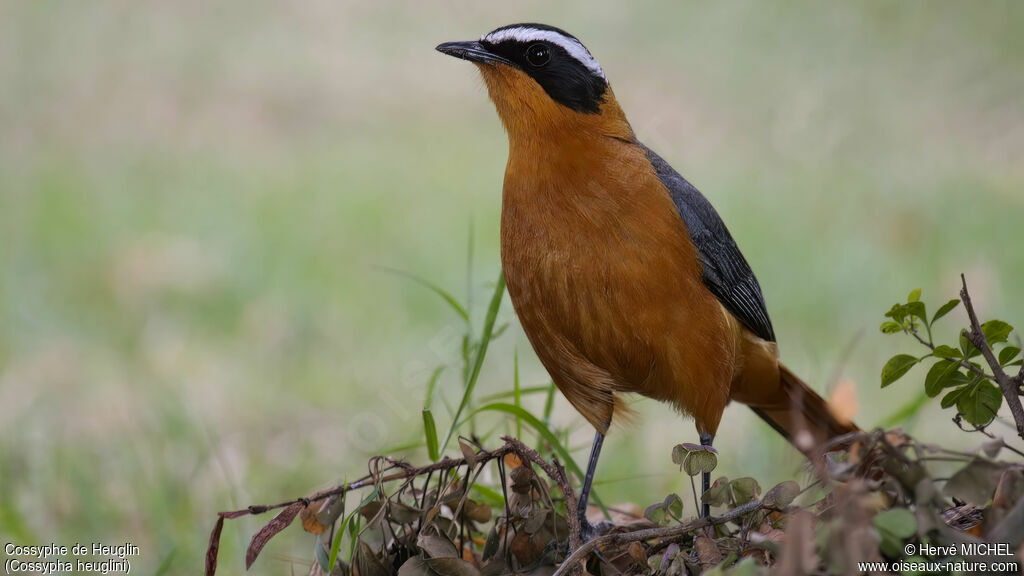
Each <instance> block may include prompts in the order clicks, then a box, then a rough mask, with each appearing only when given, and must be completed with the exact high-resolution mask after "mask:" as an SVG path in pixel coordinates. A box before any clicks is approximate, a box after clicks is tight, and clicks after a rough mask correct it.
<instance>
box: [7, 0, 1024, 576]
mask: <svg viewBox="0 0 1024 576" xmlns="http://www.w3.org/2000/svg"><path fill="white" fill-rule="evenodd" d="M517 21H540V22H545V23H550V24H554V25H558V26H561V27H564V28H566V29H568V30H569V31H570V32H573V33H574V34H576V35H578V36H579V37H580V38H582V39H583V41H584V42H585V43H586V44H587V46H588V47H589V48H590V49H591V51H592V52H593V53H594V55H595V56H596V57H597V58H598V60H599V61H600V62H601V64H602V65H603V67H604V69H605V71H606V72H607V74H608V76H609V78H610V79H611V81H612V84H613V86H614V88H615V92H616V95H617V97H618V98H619V100H620V102H621V103H622V105H623V107H624V109H625V110H626V112H627V114H628V115H629V117H630V119H631V121H632V123H633V126H634V128H635V130H636V132H637V134H638V135H639V137H640V138H641V139H642V140H644V141H645V142H646V143H647V144H648V145H650V146H651V147H653V148H654V149H656V150H657V151H658V152H659V153H660V154H661V155H662V156H664V157H665V158H666V159H668V160H669V161H670V162H671V163H672V164H673V165H674V166H675V167H676V168H677V169H678V170H679V171H680V172H681V173H683V174H684V175H685V176H687V178H688V179H690V180H691V181H692V182H694V183H695V184H696V185H697V186H698V187H699V188H700V189H701V190H702V191H704V193H705V194H706V195H707V196H708V197H709V198H710V199H711V200H712V202H713V203H714V204H715V205H716V207H717V208H718V210H719V212H720V213H721V214H722V216H723V218H724V219H725V221H726V222H727V223H728V224H729V226H730V228H731V229H732V231H733V234H734V236H736V238H737V240H738V241H739V243H740V245H741V246H742V247H743V249H744V252H745V253H746V256H747V258H748V260H750V262H751V264H752V266H753V268H754V270H755V271H756V272H757V274H758V277H759V278H760V281H761V285H762V286H763V288H764V292H765V294H766V298H767V301H768V305H769V310H770V311H771V314H772V317H773V320H774V323H775V326H776V330H777V332H778V336H779V342H780V346H781V349H782V355H783V358H784V359H785V360H786V362H787V363H788V364H789V365H790V366H792V367H793V368H794V369H795V370H796V371H797V372H798V373H800V374H802V375H804V376H805V377H806V378H808V379H809V380H810V381H812V382H814V383H815V385H816V386H817V387H818V388H819V389H821V390H827V389H828V388H829V387H830V386H831V385H832V384H833V383H834V382H836V381H837V380H839V379H849V380H851V381H852V382H854V383H855V384H856V387H857V391H858V396H859V402H860V405H861V410H860V414H859V416H858V420H859V422H860V423H861V424H862V425H864V426H872V425H876V424H878V423H881V422H884V421H885V419H886V418H887V417H888V416H889V415H891V414H892V413H893V412H895V411H896V410H897V409H898V408H899V407H900V406H901V405H903V404H904V403H906V402H908V401H910V400H912V399H913V398H914V397H915V396H916V395H917V394H918V393H919V390H921V385H920V381H921V380H922V379H923V374H919V373H917V372H912V373H911V376H912V377H913V378H910V377H908V378H907V379H904V380H902V381H900V382H899V383H897V384H896V385H893V386H892V387H891V388H888V389H886V390H885V391H880V390H879V389H878V388H879V387H878V374H879V371H880V368H881V366H882V364H883V363H884V361H885V359H886V358H888V356H890V355H892V354H893V353H895V352H897V351H902V350H911V349H913V348H912V347H911V346H910V344H909V343H908V342H905V341H904V340H902V339H899V338H896V337H886V336H883V335H881V334H880V333H878V325H879V323H880V322H881V320H882V317H881V316H882V313H883V312H885V311H886V310H888V308H889V306H890V305H891V304H893V303H894V302H896V301H897V300H901V299H902V298H904V297H905V296H906V293H907V292H908V291H909V290H910V289H911V288H915V287H921V288H923V289H924V299H925V300H926V301H928V302H930V303H933V309H934V305H935V304H938V303H941V302H944V301H945V300H946V299H949V298H952V297H954V296H955V295H956V291H957V289H958V281H959V279H958V274H959V273H960V272H966V273H967V274H968V279H969V280H970V282H971V284H972V289H973V293H974V298H975V300H976V302H977V303H978V307H979V309H980V312H981V313H982V314H983V315H985V314H992V315H998V316H999V317H1001V318H1005V319H1006V320H1008V321H1010V322H1012V323H1014V322H1015V323H1017V324H1020V323H1024V299H1022V298H1021V297H1020V296H1021V293H1020V287H1021V286H1022V283H1024V250H1021V248H1022V233H1021V231H1022V228H1021V227H1022V225H1024V162H1022V158H1024V107H1022V105H1021V104H1022V94H1024V35H1022V34H1020V31H1021V30H1022V29H1024V5H1022V4H1021V3H1018V2H1012V1H1005V2H985V3H967V2H913V1H907V2H887V1H872V2H848V3H842V4H838V3H820V2H811V1H805V2H788V1H787V2H781V3H767V2H753V1H748V2H685V3H678V2H663V3H652V2H630V3H625V2H594V1H587V2H583V1H574V2H560V3H554V2H533V1H527V2H514V3H504V4H501V5H498V4H494V3H482V2H469V1H455V2H443V3H442V2H431V3H426V2H408V3H402V2H373V3H369V2H366V3H355V2H328V1H316V2H307V3H281V2H266V1H247V2H241V1H237V0H226V1H222V2H217V3H207V2H196V1H189V2H175V3H170V2H162V3H161V2H114V1H110V2H77V1H71V0H68V1H64V2H59V1H52V2H50V1H48V2H29V1H14V2H4V3H3V4H2V5H0V540H3V541H7V540H11V541H14V542H16V543H19V544H41V543H44V542H49V541H55V542H57V543H62V544H72V543H74V542H75V541H82V542H92V541H101V542H104V543H110V544H113V543H117V542H122V541H130V542H131V543H133V544H136V545H138V546H140V547H141V550H142V557H141V558H139V559H137V563H136V564H135V565H134V568H133V570H138V571H141V572H139V573H143V574H145V573H152V572H153V571H154V570H155V569H156V567H157V566H158V565H160V564H161V562H163V561H164V560H165V559H167V558H168V557H169V556H172V555H173V556H172V557H171V560H170V565H169V566H170V571H169V573H183V574H184V573H196V572H197V571H198V570H200V567H201V565H202V552H203V550H204V549H205V546H206V540H207V537H208V534H209V530H210V528H211V527H212V525H213V520H214V518H215V516H214V515H215V512H216V511H218V510H224V509H230V508H237V507H242V506H245V505H248V504H251V503H268V502H276V501H280V500H282V499H287V498H292V497H295V496H297V495H301V494H305V493H308V492H310V491H312V490H314V489H317V488H320V487H323V486H327V485H330V484H332V483H334V482H337V481H339V480H341V479H342V478H343V477H346V476H347V477H349V478H354V477H356V476H358V475H361V474H362V473H363V472H364V471H365V461H366V458H367V456H368V455H372V454H375V453H378V452H379V451H382V450H388V449H389V448H390V447H394V446H400V445H403V444H408V443H409V442H414V441H416V440H417V439H419V440H422V433H421V431H420V415H419V411H420V407H421V404H422V401H423V393H424V388H425V382H426V381H427V378H428V376H429V374H430V372H431V371H432V370H433V368H434V367H435V366H437V365H440V364H448V365H450V366H451V369H449V370H447V371H446V375H445V376H444V378H443V379H442V383H441V386H442V388H441V392H442V394H444V395H445V397H446V398H447V399H448V402H449V403H454V402H456V401H457V398H458V391H459V386H460V385H459V381H458V378H457V376H456V374H457V372H458V370H457V366H458V362H459V346H460V341H459V337H460V330H461V329H462V327H461V326H460V324H459V320H458V318H457V317H455V316H454V315H453V314H451V312H450V311H449V310H448V309H447V308H446V307H445V305H444V304H443V303H442V302H441V301H440V300H438V299H437V298H436V297H435V296H434V295H432V294H430V293H429V292H427V291H426V290H424V289H422V288H421V287H418V286H416V285H415V284H412V283H409V282H408V281H406V280H403V279H400V278H398V277H396V276H394V275H389V274H385V273H382V272H380V271H379V270H378V269H377V267H379V266H387V267H392V268H398V269H402V270H406V271H409V272H412V273H415V274H418V275H421V276H423V277H425V278H428V279H431V280H433V281H435V282H437V283H438V284H440V285H441V286H443V287H444V288H446V289H448V290H450V291H452V292H453V293H455V294H457V295H459V296H460V297H464V296H465V294H466V293H467V290H469V289H470V288H472V290H473V291H474V293H475V295H474V299H473V305H472V307H473V310H474V315H475V320H476V322H477V323H479V322H480V319H481V318H482V316H483V314H482V311H483V310H482V309H483V307H484V306H485V305H486V300H487V298H488V294H489V288H488V283H489V282H493V279H494V278H495V277H496V275H497V271H498V248H497V229H498V218H499V207H500V188H501V182H502V174H503V169H504V162H505V154H506V141H505V136H504V134H503V133H502V130H501V126H500V124H499V122H498V120H497V117H496V115H495V114H494V111H493V109H492V107H491V105H490V103H489V102H488V101H487V97H486V93H485V91H484V90H483V88H482V83H481V81H480V80H479V79H478V77H477V73H476V71H475V70H474V69H473V67H472V66H470V65H468V64H465V63H462V62H458V61H456V60H453V59H451V58H445V57H443V56H441V55H439V54H437V53H436V52H434V50H433V47H434V46H435V45H436V44H437V43H439V42H441V41H446V40H458V39H470V38H475V37H478V36H479V35H480V34H481V33H483V32H486V31H488V30H490V29H492V28H494V27H497V26H499V25H503V24H507V23H512V22H517ZM470 236H472V238H473V240H474V242H473V243H474V246H475V250H474V252H473V255H472V258H471V260H472V269H471V272H470V273H469V275H468V276H467V260H468V258H467V243H468V239H469V238H470ZM952 317H953V318H956V319H957V321H960V320H962V318H963V316H962V312H961V311H959V310H958V311H957V312H956V313H955V314H954V315H953V316H952ZM499 320H500V321H513V327H512V329H510V330H509V331H508V332H507V333H506V334H504V335H503V336H502V337H501V338H500V339H499V340H498V341H496V342H495V344H494V346H493V347H492V349H491V353H490V355H489V356H488V358H487V362H486V365H485V367H484V372H483V376H482V379H481V384H480V390H481V393H488V392H497V391H502V390H506V389H508V388H509V387H510V386H511V382H512V378H511V374H512V357H513V351H514V350H515V349H518V351H519V353H520V357H521V364H522V372H523V383H524V385H536V384H543V383H545V381H546V380H547V376H546V374H545V373H544V372H543V370H542V368H541V367H540V366H539V364H538V363H537V361H536V359H535V358H534V356H533V353H532V351H531V350H530V348H529V343H528V342H527V341H526V339H525V337H524V336H523V334H522V333H521V331H520V330H519V329H518V327H517V326H516V325H515V324H514V318H513V314H512V310H511V306H510V305H509V303H508V301H507V300H506V302H505V304H504V306H503V308H502V311H501V314H500V316H499ZM954 324H955V323H954V322H949V323H948V324H947V325H946V326H945V328H944V330H945V331H946V332H945V335H946V336H949V335H951V334H954V330H955V326H954ZM540 402H542V400H541V399H539V398H537V397H531V398H530V399H529V401H528V404H529V405H530V406H531V407H534V408H536V406H537V404H538V403H540ZM635 405H636V407H637V408H638V409H640V410H641V413H642V415H643V419H642V422H641V423H640V424H638V425H636V426H633V427H631V428H620V429H618V430H615V431H613V433H612V435H611V437H610V440H609V443H608V445H607V447H606V449H605V455H604V460H603V462H602V466H601V469H600V473H599V481H600V484H599V486H598V489H599V491H600V492H601V493H602V494H603V495H604V499H605V500H606V501H610V502H623V501H633V502H637V503H639V504H642V505H645V504H648V503H650V502H653V501H655V500H656V499H657V500H660V499H661V498H662V496H664V494H665V493H667V492H669V491H679V492H680V493H681V494H687V493H688V491H689V486H688V482H684V480H683V479H682V478H681V477H680V475H679V474H678V472H677V470H676V468H675V467H674V465H673V464H672V463H671V461H670V459H669V452H670V448H671V446H672V444H674V443H677V442H681V441H694V432H693V428H692V424H691V423H689V422H684V421H681V420H679V419H678V418H677V416H676V415H675V414H673V413H672V412H671V410H670V409H668V408H666V407H664V406H659V405H656V404H654V403H652V402H649V401H643V402H637V403H636V404H635ZM949 416H951V414H949V413H947V412H942V411H940V410H939V409H938V407H937V406H932V405H929V406H928V407H926V409H925V410H924V411H923V412H922V413H921V415H920V416H919V417H918V418H916V419H915V420H913V421H910V422H907V423H906V425H907V427H908V428H909V429H911V431H913V432H914V433H916V434H921V435H928V436H927V437H928V438H931V439H932V440H933V441H935V442H942V443H944V444H952V445H962V446H972V445H976V444H978V443H979V442H980V440H981V438H980V437H978V436H969V435H966V434H960V433H957V432H955V431H954V430H953V428H952V425H951V424H950V423H949V421H948V418H949ZM448 418H450V417H449V416H448V415H447V413H446V412H445V411H444V410H443V409H441V410H439V411H438V419H439V421H440V422H439V423H440V427H441V428H442V429H445V428H446V427H447V422H448ZM555 424H557V425H559V426H563V427H566V426H568V427H572V428H573V429H574V430H576V432H575V433H574V436H573V439H574V440H573V445H574V447H576V448H578V449H579V452H578V457H580V458H583V457H585V453H586V450H587V448H588V447H589V434H590V432H589V431H588V430H587V428H586V426H585V423H584V422H583V421H582V419H581V418H580V417H578V416H576V415H575V414H574V413H573V411H572V409H571V407H569V406H568V404H567V403H566V402H565V401H564V400H563V399H561V398H559V399H558V401H557V404H556V413H555ZM480 428H482V429H489V428H491V426H487V425H481V426H480ZM501 430H503V429H499V431H501ZM993 430H995V431H997V432H1001V433H1009V430H1008V429H1007V428H1005V426H1003V425H1002V424H999V423H997V424H995V425H994V428H993ZM717 446H718V447H719V448H720V450H721V452H722V465H721V468H720V471H721V473H723V474H726V475H728V476H730V477H735V476H741V475H753V476H756V477H758V478H759V479H760V480H761V481H762V484H766V483H769V482H772V481H774V480H778V479H781V478H785V477H791V476H793V475H794V474H798V472H799V466H800V459H799V457H798V456H797V455H796V454H795V453H794V452H793V451H792V450H791V449H790V448H788V447H787V446H785V445H784V444H783V442H782V441H781V440H779V439H778V438H776V437H775V436H774V435H773V434H772V433H771V431H770V430H769V429H768V428H767V427H765V426H763V425H761V424H760V423H758V422H755V421H754V419H753V417H752V415H751V413H750V412H749V411H748V410H746V409H744V408H742V407H733V408H730V409H729V410H728V411H727V413H726V419H725V423H724V425H723V429H722V431H721V434H720V436H719V438H718V441H717ZM401 454H403V455H406V456H408V457H410V458H412V459H416V460H423V459H425V455H424V451H423V450H422V449H418V450H417V449H414V450H410V451H405V452H401ZM687 500H688V498H687ZM687 513H693V510H692V507H691V509H690V510H689V511H688V512H687ZM265 520H266V518H262V517H261V518H259V519H244V520H240V521H236V522H233V523H229V525H228V526H227V528H226V530H225V536H224V539H223V550H222V558H221V569H222V571H223V573H225V574H230V573H238V572H241V570H242V568H243V562H242V558H241V554H242V551H243V550H244V545H245V543H246V542H247V539H248V537H249V536H250V535H251V534H252V532H253V531H254V530H255V529H256V528H257V527H258V526H259V525H260V524H261V523H262V522H264V521H265ZM311 551H312V539H311V537H309V536H308V535H305V534H303V533H302V532H301V531H300V530H299V529H297V528H293V529H292V530H290V531H289V532H287V533H285V534H283V535H282V536H281V537H280V539H279V540H275V541H274V542H273V543H272V544H271V545H270V546H269V547H268V549H267V551H266V552H265V553H264V557H263V558H261V560H260V561H259V562H258V563H257V564H256V566H254V569H253V573H257V574H289V573H292V570H294V573H305V572H306V570H307V568H308V562H309V561H310V559H311V557H312V556H311Z"/></svg>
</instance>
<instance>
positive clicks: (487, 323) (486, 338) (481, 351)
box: [441, 273, 505, 452]
mask: <svg viewBox="0 0 1024 576" xmlns="http://www.w3.org/2000/svg"><path fill="white" fill-rule="evenodd" d="M504 295H505V274H504V273H500V274H498V282H497V286H495V287H494V295H493V296H491V304H490V305H489V306H488V307H487V317H486V318H485V319H484V331H483V334H481V335H480V344H479V345H478V346H477V347H476V351H475V356H474V359H473V369H472V371H471V372H470V373H469V378H468V379H467V380H466V389H465V390H464V391H463V393H462V401H461V402H459V407H458V409H457V410H456V411H455V416H454V417H453V418H452V425H451V428H449V429H448V434H447V435H445V437H444V443H442V444H441V451H442V452H444V449H445V448H447V447H448V442H450V441H451V439H452V435H453V434H455V430H456V429H457V428H458V425H459V416H461V415H462V412H463V411H464V410H465V409H466V406H468V405H469V400H470V398H472V397H473V389H474V388H476V382H477V379H479V378H480V369H481V368H482V367H483V365H484V357H486V356H487V346H488V345H489V344H490V343H491V334H492V333H493V331H494V320H495V318H497V317H498V309H499V308H501V298H502V296H504Z"/></svg>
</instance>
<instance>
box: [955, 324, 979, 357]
mask: <svg viewBox="0 0 1024 576" xmlns="http://www.w3.org/2000/svg"><path fill="white" fill-rule="evenodd" d="M965 333H966V330H961V331H960V350H962V351H963V353H964V358H965V359H966V358H974V357H975V356H977V355H978V354H981V350H978V349H977V348H975V346H974V344H971V341H970V340H968V339H967V336H965V335H964V334H965Z"/></svg>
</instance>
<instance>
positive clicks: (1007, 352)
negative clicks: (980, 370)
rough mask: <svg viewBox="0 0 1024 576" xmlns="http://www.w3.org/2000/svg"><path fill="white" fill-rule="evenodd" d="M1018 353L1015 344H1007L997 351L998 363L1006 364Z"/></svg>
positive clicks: (1018, 349) (1018, 350)
mask: <svg viewBox="0 0 1024 576" xmlns="http://www.w3.org/2000/svg"><path fill="white" fill-rule="evenodd" d="M1017 354H1020V348H1017V347H1016V346H1007V347H1005V348H1003V349H1002V350H1000V351H999V364H1001V365H1003V366H1006V365H1007V364H1009V363H1010V362H1012V361H1013V359H1014V358H1016V357H1017Z"/></svg>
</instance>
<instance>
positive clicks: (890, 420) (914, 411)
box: [879, 392, 931, 430]
mask: <svg viewBox="0 0 1024 576" xmlns="http://www.w3.org/2000/svg"><path fill="white" fill-rule="evenodd" d="M929 400H931V398H929V397H928V395H927V394H925V393H924V392H921V393H920V394H919V395H918V396H916V397H914V398H913V399H911V400H910V401H909V402H907V403H906V404H904V405H902V406H900V407H899V408H898V409H897V410H896V411H895V412H893V413H892V414H890V415H889V416H888V417H886V418H885V419H883V420H882V422H881V424H879V426H881V427H882V428H890V427H892V426H901V427H903V428H905V429H908V430H909V424H910V422H909V421H910V420H912V419H914V418H916V417H917V415H918V413H919V412H920V411H921V408H924V406H925V404H927V403H928V401H929Z"/></svg>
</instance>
